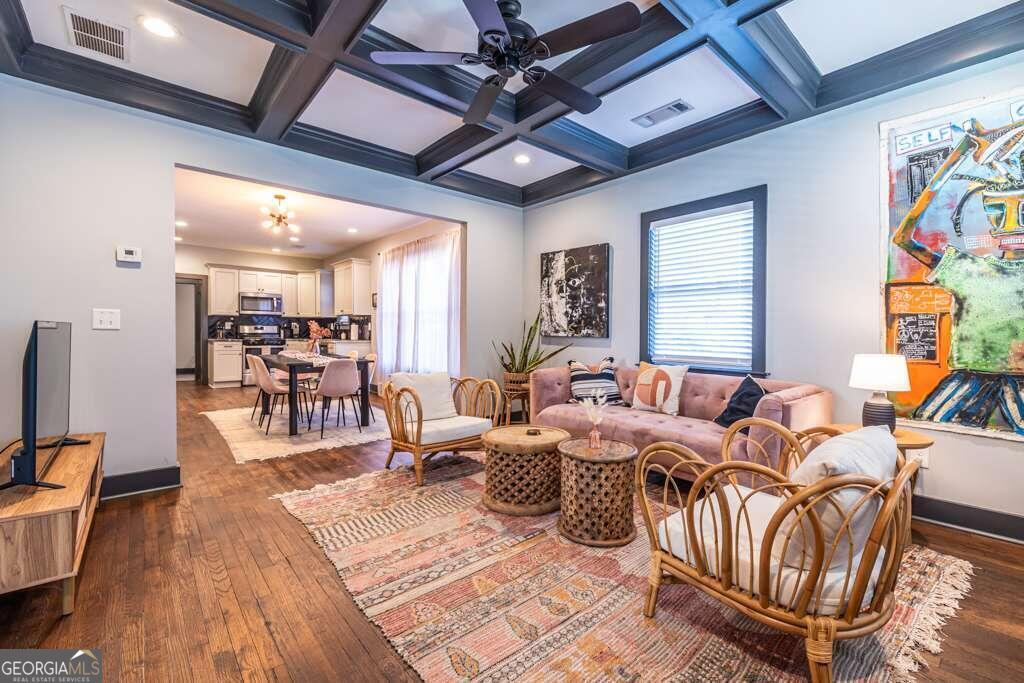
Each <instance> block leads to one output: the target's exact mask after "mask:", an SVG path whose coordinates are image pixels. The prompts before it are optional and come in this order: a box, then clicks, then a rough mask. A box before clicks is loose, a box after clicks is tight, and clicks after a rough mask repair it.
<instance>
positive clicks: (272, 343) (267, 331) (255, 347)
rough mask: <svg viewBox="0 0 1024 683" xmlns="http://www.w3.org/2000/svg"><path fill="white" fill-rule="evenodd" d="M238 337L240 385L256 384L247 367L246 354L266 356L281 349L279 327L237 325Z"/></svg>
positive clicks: (281, 341) (282, 343)
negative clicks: (240, 369)
mask: <svg viewBox="0 0 1024 683" xmlns="http://www.w3.org/2000/svg"><path fill="white" fill-rule="evenodd" d="M238 338H239V339H241V340H242V385H243V386H249V385H253V384H256V376H255V375H254V374H253V372H252V370H251V369H250V368H249V359H248V356H249V355H250V354H252V355H255V356H266V355H267V354H271V353H280V352H281V351H283V350H284V339H282V338H281V328H280V327H278V326H277V325H239V326H238Z"/></svg>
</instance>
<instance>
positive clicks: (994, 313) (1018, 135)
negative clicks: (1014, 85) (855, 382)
mask: <svg viewBox="0 0 1024 683" xmlns="http://www.w3.org/2000/svg"><path fill="white" fill-rule="evenodd" d="M881 133H882V155H883V163H884V168H885V178H884V179H883V180H884V183H885V187H884V188H883V199H884V202H885V204H884V206H883V211H882V220H883V224H884V225H883V228H884V231H885V232H884V236H885V273H884V283H883V284H884V287H883V310H884V315H885V342H884V343H885V349H886V352H888V353H900V354H903V355H904V356H906V358H907V361H908V366H909V368H910V383H911V389H910V391H908V392H902V393H898V394H894V395H893V396H892V399H893V401H894V402H895V403H896V407H897V411H898V413H899V414H900V415H901V416H903V417H906V418H910V419H914V420H920V421H926V422H931V423H934V424H935V425H937V426H942V427H945V428H948V429H952V430H955V431H969V432H976V433H982V434H993V435H1001V436H1007V435H1018V436H1024V174H1022V163H1021V162H1022V158H1021V157H1022V154H1024V91H1020V92H1017V93H1015V94H1010V95H1000V96H993V97H987V98H983V99H980V100H977V101H973V102H968V103H963V104H960V105H956V106H953V107H949V108H946V109H943V110H938V111H932V112H927V113H925V114H922V115H920V116H916V117H911V118H908V119H902V120H900V121H893V122H889V123H885V124H883V125H882V127H881Z"/></svg>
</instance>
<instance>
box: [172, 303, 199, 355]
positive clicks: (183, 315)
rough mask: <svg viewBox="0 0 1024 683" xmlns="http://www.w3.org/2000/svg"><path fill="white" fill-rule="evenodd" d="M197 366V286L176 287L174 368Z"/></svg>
mask: <svg viewBox="0 0 1024 683" xmlns="http://www.w3.org/2000/svg"><path fill="white" fill-rule="evenodd" d="M195 366H196V286H195V285H183V284H175V285H174V367H175V368H179V369H182V368H194V367H195Z"/></svg>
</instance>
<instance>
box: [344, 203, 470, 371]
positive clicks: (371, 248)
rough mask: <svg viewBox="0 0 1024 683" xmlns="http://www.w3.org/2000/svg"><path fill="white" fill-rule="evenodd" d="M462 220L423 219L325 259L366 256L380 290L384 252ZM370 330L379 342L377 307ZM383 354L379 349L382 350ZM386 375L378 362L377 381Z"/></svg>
mask: <svg viewBox="0 0 1024 683" xmlns="http://www.w3.org/2000/svg"><path fill="white" fill-rule="evenodd" d="M459 227H460V226H459V224H458V223H452V222H450V221H442V220H436V219H430V220H426V221H423V222H422V223H419V224H417V225H414V226H413V227H411V228H408V229H406V230H402V231H400V232H394V233H391V234H390V235H386V236H384V237H381V238H380V239H376V240H373V241H372V242H366V243H365V244H360V245H358V246H356V247H354V248H352V249H349V250H348V251H343V252H340V253H338V254H335V255H334V256H332V257H331V258H329V259H325V260H324V265H325V266H326V267H328V268H329V267H330V265H331V264H332V263H335V262H337V261H340V260H342V259H346V258H361V259H366V260H367V261H369V262H370V291H371V292H376V291H378V284H377V283H378V277H379V276H380V261H381V254H382V253H384V252H385V251H387V250H388V249H393V248H395V247H397V246H399V245H402V244H408V243H409V242H415V241H416V240H418V239H421V238H423V237H427V236H428V235H436V234H438V233H442V232H446V231H448V230H453V229H456V228H459ZM462 278H463V283H465V280H466V254H465V253H463V254H462ZM465 303H466V287H465V286H463V288H462V304H463V310H462V318H463V319H462V365H463V366H465V365H466V340H467V338H466V324H465V322H466V320H465V318H466V311H465ZM370 329H371V330H372V334H373V340H374V342H375V343H376V341H377V330H378V327H377V311H376V310H373V311H371V312H370ZM378 353H379V352H378ZM381 379H382V377H381V374H380V366H379V365H378V366H377V367H376V369H375V370H374V378H373V381H374V382H379V381H381Z"/></svg>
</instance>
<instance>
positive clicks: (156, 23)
mask: <svg viewBox="0 0 1024 683" xmlns="http://www.w3.org/2000/svg"><path fill="white" fill-rule="evenodd" d="M139 23H140V24H142V27H143V28H144V29H146V30H147V31H149V32H150V33H152V34H153V35H157V36H160V37H161V38H175V37H177V35H178V29H176V28H174V27H173V26H171V25H170V24H169V23H167V22H166V21H165V20H163V19H161V18H160V17H145V16H143V17H139Z"/></svg>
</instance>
